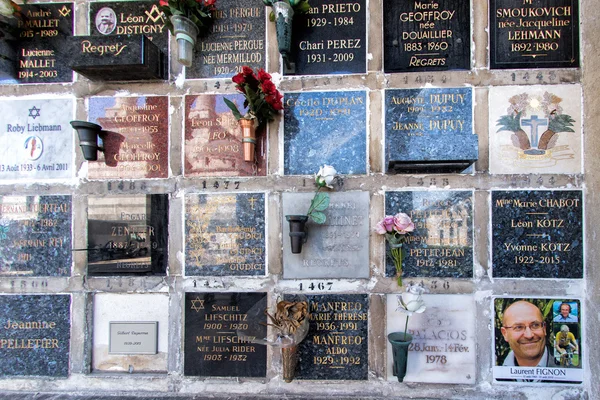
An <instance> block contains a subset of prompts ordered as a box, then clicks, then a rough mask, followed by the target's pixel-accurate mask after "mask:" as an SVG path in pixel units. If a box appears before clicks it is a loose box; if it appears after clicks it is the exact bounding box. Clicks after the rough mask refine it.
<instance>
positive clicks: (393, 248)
mask: <svg viewBox="0 0 600 400" xmlns="http://www.w3.org/2000/svg"><path fill="white" fill-rule="evenodd" d="M414 230H415V224H414V223H413V222H412V220H411V219H410V217H409V216H408V215H406V214H404V213H398V214H396V215H394V216H391V215H386V216H385V218H383V219H382V220H381V221H379V222H378V223H377V225H376V226H375V231H376V232H377V233H379V234H380V235H385V239H386V240H387V241H388V243H389V244H390V253H391V255H392V259H393V260H394V265H395V266H396V273H397V275H398V286H402V251H403V248H402V245H403V244H404V242H405V241H406V235H407V234H409V233H410V232H412V231H414Z"/></svg>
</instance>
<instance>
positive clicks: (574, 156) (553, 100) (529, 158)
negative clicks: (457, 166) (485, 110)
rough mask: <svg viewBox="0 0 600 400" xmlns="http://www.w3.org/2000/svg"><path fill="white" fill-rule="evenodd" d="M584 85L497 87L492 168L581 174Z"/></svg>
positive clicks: (492, 102)
mask: <svg viewBox="0 0 600 400" xmlns="http://www.w3.org/2000/svg"><path fill="white" fill-rule="evenodd" d="M581 99H582V97H581V86H580V85H577V84H571V85H529V86H503V87H492V88H490V92H489V132H490V134H489V142H490V173H492V174H533V173H538V174H580V173H581V172H582V167H583V151H582V149H583V134H582V128H581V121H582V113H581V110H582V100H581Z"/></svg>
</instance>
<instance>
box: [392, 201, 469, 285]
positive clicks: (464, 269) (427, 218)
mask: <svg viewBox="0 0 600 400" xmlns="http://www.w3.org/2000/svg"><path fill="white" fill-rule="evenodd" d="M399 212H402V213H405V214H408V215H409V216H410V217H411V219H412V221H413V222H414V224H415V230H414V231H413V232H411V233H409V234H407V235H406V243H405V245H404V247H405V253H404V259H403V263H402V264H403V276H405V277H415V276H435V277H454V278H471V277H472V276H473V192H471V191H466V190H452V191H451V190H444V191H442V190H435V191H402V192H386V193H385V213H386V215H395V214H397V213H399ZM386 246H387V248H388V250H387V253H386V268H385V270H386V275H387V276H395V275H396V269H395V267H394V262H393V260H392V257H391V255H390V252H389V245H388V244H387V242H386Z"/></svg>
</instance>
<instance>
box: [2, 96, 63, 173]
mask: <svg viewBox="0 0 600 400" xmlns="http://www.w3.org/2000/svg"><path fill="white" fill-rule="evenodd" d="M0 110H2V112H1V113H0V180H14V179H19V180H20V179H67V178H72V177H73V170H74V168H73V160H74V154H73V128H71V125H70V124H69V122H70V121H71V120H72V119H73V111H74V102H73V99H71V98H69V99H52V100H48V99H37V100H36V99H32V100H14V99H0Z"/></svg>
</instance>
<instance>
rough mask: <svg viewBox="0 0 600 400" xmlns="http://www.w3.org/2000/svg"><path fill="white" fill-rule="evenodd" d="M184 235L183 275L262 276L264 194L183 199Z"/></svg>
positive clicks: (207, 195) (237, 194) (217, 195)
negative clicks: (184, 200)
mask: <svg viewBox="0 0 600 400" xmlns="http://www.w3.org/2000/svg"><path fill="white" fill-rule="evenodd" d="M185 234H186V240H185V272H186V275H188V276H190V275H194V276H195V275H200V276H221V275H264V274H265V259H266V251H265V195H264V193H235V194H191V195H188V196H186V204H185Z"/></svg>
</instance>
